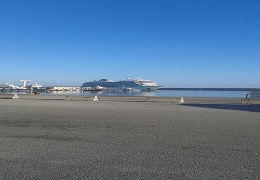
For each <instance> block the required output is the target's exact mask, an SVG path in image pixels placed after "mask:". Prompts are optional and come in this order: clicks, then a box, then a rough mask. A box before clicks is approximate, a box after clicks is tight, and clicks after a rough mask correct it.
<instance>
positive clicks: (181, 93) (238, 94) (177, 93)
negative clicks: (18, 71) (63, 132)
mask: <svg viewBox="0 0 260 180" xmlns="http://www.w3.org/2000/svg"><path fill="white" fill-rule="evenodd" d="M248 93H250V91H230V90H228V91H220V90H216V91H214V90H156V91H140V92H102V91H99V92H89V91H86V92H49V93H46V95H68V96H73V95H78V96H79V95H80V96H95V95H97V96H159V97H213V98H244V97H245V96H246V94H248Z"/></svg>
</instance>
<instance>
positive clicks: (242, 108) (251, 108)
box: [181, 104, 260, 113]
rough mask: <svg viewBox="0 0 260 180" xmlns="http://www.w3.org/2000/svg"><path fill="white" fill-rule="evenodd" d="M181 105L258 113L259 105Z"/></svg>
mask: <svg viewBox="0 0 260 180" xmlns="http://www.w3.org/2000/svg"><path fill="white" fill-rule="evenodd" d="M181 106H190V107H200V108H212V109H225V110H238V111H249V112H258V113H260V105H242V104H237V105H235V104H181Z"/></svg>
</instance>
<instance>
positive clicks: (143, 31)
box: [0, 0, 260, 88]
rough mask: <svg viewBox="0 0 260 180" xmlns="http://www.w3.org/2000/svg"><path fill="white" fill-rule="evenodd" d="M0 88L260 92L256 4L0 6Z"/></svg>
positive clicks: (4, 0)
mask: <svg viewBox="0 0 260 180" xmlns="http://www.w3.org/2000/svg"><path fill="white" fill-rule="evenodd" d="M0 62H1V63H0V64H1V68H0V84H3V83H5V82H10V83H14V84H19V82H18V80H19V79H31V80H33V81H34V82H37V83H41V84H44V85H81V84H82V83H83V82H86V81H91V80H98V79H101V78H108V79H112V80H123V79H126V78H129V77H131V78H143V79H151V80H155V81H156V82H157V83H158V84H160V85H164V86H166V87H258V88H259V87H260V80H259V78H260V1H259V0H243V1H242V0H0Z"/></svg>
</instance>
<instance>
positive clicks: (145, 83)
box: [81, 78, 160, 91]
mask: <svg viewBox="0 0 260 180" xmlns="http://www.w3.org/2000/svg"><path fill="white" fill-rule="evenodd" d="M98 86H99V87H105V88H108V89H121V88H133V89H139V90H142V91H154V90H156V89H158V88H159V87H160V86H159V85H157V84H156V83H155V82H154V81H151V80H143V79H130V78H128V79H127V80H123V81H112V80H108V79H100V80H99V81H90V82H85V83H83V85H82V86H81V87H82V89H84V88H95V87H98Z"/></svg>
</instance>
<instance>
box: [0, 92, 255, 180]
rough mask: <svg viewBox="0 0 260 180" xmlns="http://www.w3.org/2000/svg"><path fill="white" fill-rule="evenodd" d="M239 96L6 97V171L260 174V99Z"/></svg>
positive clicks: (5, 174)
mask: <svg viewBox="0 0 260 180" xmlns="http://www.w3.org/2000/svg"><path fill="white" fill-rule="evenodd" d="M35 97H36V98H35ZM51 98H52V99H51ZM59 98H60V99H59ZM240 100H241V99H232V98H231V99H217V98H215V99H214V98H211V99H209V98H204V99H203V98H188V99H186V100H185V103H183V104H176V103H166V102H160V101H159V102H144V101H143V100H142V99H140V98H139V99H138V98H136V99H132V101H131V99H126V100H125V101H124V100H123V99H122V98H121V99H119V98H114V99H113V98H112V99H111V97H110V99H109V98H107V99H106V98H103V100H101V101H97V102H93V101H80V100H75V99H71V98H68V97H67V99H66V100H64V99H62V98H61V97H57V96H56V97H54V96H52V97H49V98H47V97H43V96H21V98H20V99H0V143H1V146H0V179H259V178H260V118H259V117H260V106H259V105H242V104H241V103H240Z"/></svg>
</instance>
